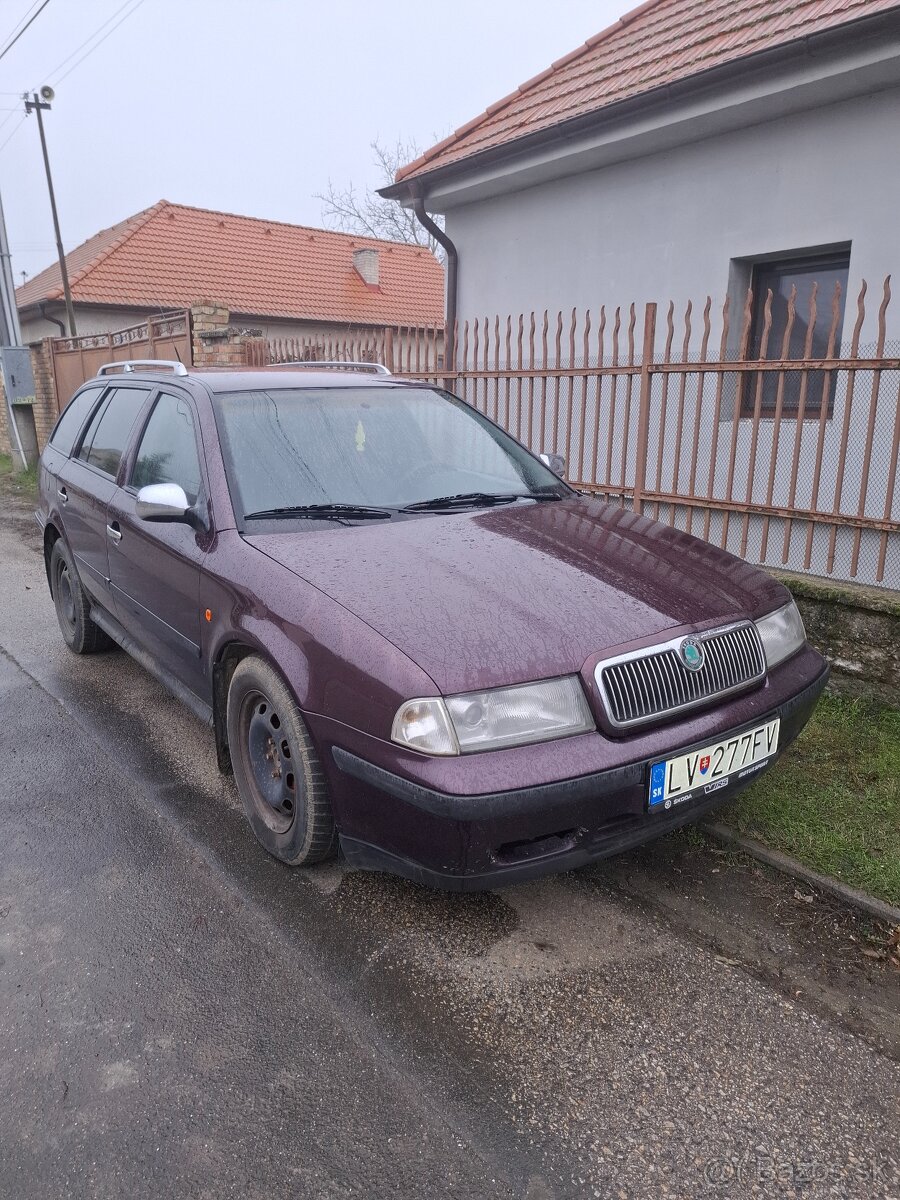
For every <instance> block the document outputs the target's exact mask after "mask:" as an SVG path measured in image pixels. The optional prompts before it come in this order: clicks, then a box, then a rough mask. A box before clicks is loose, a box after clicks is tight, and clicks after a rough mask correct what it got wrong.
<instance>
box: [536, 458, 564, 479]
mask: <svg viewBox="0 0 900 1200" xmlns="http://www.w3.org/2000/svg"><path fill="white" fill-rule="evenodd" d="M538 457H539V458H540V460H541V462H542V463H543V464H544V466H545V467H549V468H550V470H551V471H552V472H553V474H554V475H558V476H559V477H560V479H565V477H566V460H565V458H564V457H563V455H562V454H539V455H538Z"/></svg>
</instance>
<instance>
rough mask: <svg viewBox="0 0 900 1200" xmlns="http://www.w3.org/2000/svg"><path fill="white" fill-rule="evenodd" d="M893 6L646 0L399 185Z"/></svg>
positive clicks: (891, 0) (441, 147)
mask: <svg viewBox="0 0 900 1200" xmlns="http://www.w3.org/2000/svg"><path fill="white" fill-rule="evenodd" d="M890 9H900V3H898V0H648V3H645V4H642V5H641V6H640V7H639V8H635V9H633V10H632V11H631V12H629V13H627V14H626V15H625V16H624V17H621V18H620V19H619V20H618V21H616V23H615V24H614V25H611V26H610V27H609V28H608V29H605V30H604V31H603V32H602V33H598V34H597V35H596V36H595V37H592V38H590V39H589V40H588V41H587V42H585V44H584V45H583V46H579V48H578V49H577V50H574V51H573V52H572V53H571V54H567V55H566V56H565V57H564V58H560V59H558V60H557V62H555V63H553V65H552V66H550V67H548V68H547V70H546V71H542V72H541V73H540V74H539V75H535V77H534V78H533V79H529V80H528V82H527V83H523V84H522V85H521V86H520V87H519V88H517V89H516V91H514V92H513V93H512V94H511V95H509V96H506V97H504V99H502V100H500V101H498V102H497V103H496V104H492V105H491V106H490V108H488V109H487V111H486V112H484V113H482V115H481V116H479V117H476V118H475V119H474V120H473V121H469V122H468V123H467V124H466V125H463V126H462V127H461V128H460V129H457V131H456V132H455V133H454V134H451V136H450V137H448V138H445V139H444V140H443V141H442V142H438V144H437V145H436V146H432V148H431V149H430V150H427V151H426V152H425V154H423V155H422V156H421V157H420V158H417V159H416V160H415V161H414V162H411V163H409V164H408V165H407V166H405V167H401V169H400V170H399V171H398V172H397V176H396V178H397V182H398V183H400V182H402V181H404V180H408V179H412V178H415V177H416V176H420V175H426V174H428V173H429V172H431V171H434V170H436V169H437V168H439V167H445V166H448V165H449V164H451V163H456V162H460V161H461V160H463V159H466V158H469V157H471V156H472V155H474V154H478V153H479V152H480V151H483V150H489V149H493V148H494V147H497V146H502V145H505V144H506V143H509V142H513V141H515V140H516V139H518V138H522V137H525V136H527V135H528V134H531V133H536V132H538V131H540V130H546V129H550V128H552V127H553V126H555V125H559V124H562V123H563V122H565V121H568V120H570V119H571V118H573V117H579V116H585V115H587V114H590V113H594V112H599V111H600V110H602V109H603V108H606V107H607V106H609V105H612V104H615V103H617V102H618V101H621V100H627V99H631V98H632V97H635V96H639V95H640V94H641V93H643V92H649V91H651V90H652V89H654V88H657V87H661V86H663V85H665V84H669V83H674V82H675V81H677V80H683V79H687V78H689V77H690V76H691V75H696V74H699V73H700V72H702V71H705V70H708V69H709V68H710V67H717V66H721V65H723V64H725V63H730V62H734V61H735V60H737V59H740V58H745V57H747V56H748V55H751V54H754V53H756V52H758V51H761V50H768V49H771V48H774V47H776V46H782V45H786V44H788V43H789V42H792V41H796V40H798V39H801V38H805V37H808V36H809V35H810V34H813V33H819V32H821V31H824V30H826V29H831V28H833V27H834V26H838V25H843V24H846V23H848V22H850V21H854V20H856V19H858V18H861V17H868V16H872V15H874V14H876V13H882V12H887V11H888V10H890Z"/></svg>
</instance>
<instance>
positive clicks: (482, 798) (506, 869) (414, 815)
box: [331, 652, 828, 891]
mask: <svg viewBox="0 0 900 1200" xmlns="http://www.w3.org/2000/svg"><path fill="white" fill-rule="evenodd" d="M810 653H811V652H810ZM815 659H816V660H817V661H816V664H815V665H816V670H817V673H816V674H815V675H814V677H813V678H812V679H811V680H809V679H807V681H806V682H805V683H804V686H802V688H801V689H800V690H798V691H796V692H795V694H793V695H791V696H790V697H789V698H786V699H784V700H782V701H781V702H780V703H778V704H775V705H774V706H772V707H770V708H766V709H764V710H761V711H756V712H754V714H753V716H752V719H749V720H748V719H745V720H737V721H735V723H734V724H733V725H721V726H720V727H719V731H717V732H716V739H717V740H722V739H724V738H727V737H730V736H732V735H733V734H736V733H741V732H742V731H744V730H746V729H748V728H751V727H753V726H755V725H759V724H762V723H763V722H765V721H766V720H770V719H772V718H774V717H779V718H780V719H781V733H780V739H779V748H778V752H777V754H776V755H775V756H774V757H773V758H772V759H771V760H769V763H768V764H767V766H771V764H772V762H774V761H775V760H776V759H777V758H778V757H779V756H780V754H781V753H782V752H783V750H784V749H785V748H786V747H787V746H788V745H790V743H791V742H792V741H793V740H794V738H795V737H796V736H797V734H798V733H799V732H800V731H801V729H802V728H803V726H804V725H805V724H806V722H807V721H808V720H809V717H810V716H811V714H812V711H813V709H814V707H815V704H816V701H817V700H818V698H819V695H820V694H821V692H822V689H823V688H824V686H825V683H826V681H827V678H828V667H827V666H825V665H824V661H823V660H822V659H821V658H819V656H818V655H815ZM735 715H737V713H736V714H735ZM710 740H711V739H710V736H709V734H704V735H703V737H702V738H699V739H693V738H692V739H690V740H687V741H685V742H684V743H683V744H681V743H679V744H678V745H677V747H672V749H671V750H670V753H684V752H689V751H691V750H695V749H699V748H700V747H702V746H703V745H704V744H707V743H708V742H709V741H710ZM331 755H332V759H333V762H334V765H335V766H336V767H337V768H338V771H337V772H335V774H336V775H338V776H339V777H342V781H343V783H344V785H345V786H344V787H342V788H340V789H339V790H340V791H342V792H346V785H347V784H350V785H352V786H353V790H354V791H356V792H357V793H362V796H363V798H368V800H369V802H370V806H371V808H370V811H371V810H372V809H376V810H380V811H381V812H382V813H383V814H385V815H386V811H387V810H386V807H385V806H386V805H388V806H390V820H389V821H388V822H387V828H386V829H385V831H384V832H385V837H384V838H382V836H381V830H380V829H378V830H377V834H378V836H377V837H365V836H362V837H361V836H358V834H357V833H356V831H355V830H351V829H347V828H346V826H344V827H342V828H341V833H340V840H341V848H342V850H343V852H344V854H345V856H346V858H347V861H348V862H349V863H350V865H351V866H354V867H358V868H362V869H367V870H376V871H389V872H391V873H393V874H396V875H400V876H403V877H404V878H406V879H412V880H414V881H416V882H419V883H424V884H428V885H429V886H432V887H437V888H442V889H446V890H452V891H477V890H480V889H484V888H492V887H498V886H502V885H504V884H512V883H520V882H523V881H525V880H528V879H533V878H535V877H537V876H539V875H544V874H548V873H550V872H555V871H565V870H571V869H573V868H575V867H579V866H582V865H584V864H585V863H588V862H593V861H595V860H596V859H600V858H605V857H607V856H609V855H611V854H616V853H618V852H619V851H622V850H627V849H629V848H630V847H632V846H636V845H639V844H640V843H642V842H646V841H650V840H652V839H653V838H657V837H660V836H661V835H662V834H665V833H668V832H670V831H671V830H673V829H677V828H679V827H680V826H682V825H685V824H687V823H689V822H691V821H695V820H697V819H698V818H699V817H702V816H704V815H705V814H706V813H707V812H709V811H710V810H711V809H713V808H716V807H718V806H719V805H720V804H721V803H722V802H723V801H725V800H727V799H730V798H731V797H733V796H735V795H737V793H738V792H739V791H741V790H742V789H743V788H744V787H746V786H747V784H748V783H750V782H752V780H753V779H755V778H757V777H758V775H759V773H760V772H757V773H756V774H755V775H753V776H751V777H750V778H748V779H746V780H741V781H737V782H735V783H731V784H729V785H728V786H727V787H725V788H722V789H720V790H719V791H716V792H714V793H713V794H712V795H711V796H709V797H708V798H704V799H702V800H695V801H691V802H690V803H688V804H686V805H685V806H684V807H683V808H677V809H674V810H671V811H670V812H660V813H656V812H654V813H649V812H647V811H646V796H647V787H648V778H649V770H650V764H651V762H653V761H655V760H657V759H658V758H659V757H660V754H658V753H654V754H653V755H652V757H641V758H639V759H637V760H636V761H633V762H629V763H627V764H625V765H622V766H617V767H613V768H612V769H609V770H603V771H599V772H593V773H590V774H583V775H578V776H576V777H574V778H570V779H562V780H557V781H554V782H548V783H541V784H538V785H536V786H531V787H517V788H514V789H511V790H503V791H496V792H486V793H481V794H474V795H473V794H467V795H454V794H449V793H447V792H443V791H438V790H436V789H433V788H431V787H429V786H427V785H425V784H423V783H420V782H416V781H414V780H412V779H409V778H404V777H403V776H401V775H397V774H394V773H393V772H391V771H388V770H385V769H384V768H382V767H379V766H376V765H375V764H374V763H372V762H370V761H368V760H367V759H366V758H364V757H361V756H359V755H357V754H355V753H352V752H351V751H349V750H347V749H345V748H343V747H341V746H338V745H333V746H332V747H331ZM341 824H342V825H343V823H341ZM404 826H405V827H406V828H405V829H404ZM369 829H370V830H371V831H372V832H376V829H375V828H373V825H372V824H369ZM366 832H369V830H366ZM392 843H393V845H392Z"/></svg>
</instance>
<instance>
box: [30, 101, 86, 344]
mask: <svg viewBox="0 0 900 1200" xmlns="http://www.w3.org/2000/svg"><path fill="white" fill-rule="evenodd" d="M54 94H55V93H54V91H53V88H52V87H48V86H47V85H46V84H45V85H44V86H43V87H42V88H41V90H40V93H38V92H34V93H33V98H32V99H31V100H29V99H27V98H26V99H25V112H26V114H27V113H31V112H35V113H37V123H38V129H39V131H40V135H41V150H42V151H43V154H44V170H45V171H46V172H47V191H48V192H49V193H50V208H51V210H52V212H53V228H54V230H55V231H56V253H57V254H58V255H59V273H60V275H62V285H63V294H64V295H65V298H66V317H67V319H68V322H69V337H75V310H74V308H73V307H72V293H71V291H70V290H69V272H68V270H67V269H66V256H65V254H64V253H63V245H62V235H61V233H60V232H59V215H58V213H57V211H56V196H55V195H54V193H53V177H52V176H51V174H50V157H49V155H48V154H47V139H46V137H45V136H44V119H43V117H42V116H41V112H42V110H43V109H45V108H46V109H49V108H50V101H51V100H52V99H53V96H54Z"/></svg>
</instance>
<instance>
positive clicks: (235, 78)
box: [0, 0, 632, 284]
mask: <svg viewBox="0 0 900 1200" xmlns="http://www.w3.org/2000/svg"><path fill="white" fill-rule="evenodd" d="M39 3H40V0H0V37H2V42H0V47H2V46H5V45H6V44H7V42H8V41H9V38H10V36H11V35H12V33H13V31H14V30H15V29H16V27H17V25H18V24H19V22H20V21H21V20H22V19H23V18H24V17H26V15H27V14H29V13H30V12H31V10H32V9H35V8H38V7H39ZM135 6H137V7H135ZM631 6H632V5H631V4H630V3H629V2H628V0H558V2H556V3H552V4H548V3H546V0H453V2H452V3H441V4H438V3H433V2H431V0H418V3H410V0H402V2H401V0H379V2H378V3H365V2H364V0H355V2H353V0H330V2H325V3H322V2H319V3H316V4H307V3H303V2H302V0H127V2H125V3H123V0H49V3H48V5H47V7H46V9H45V10H44V11H42V12H41V13H40V15H39V16H38V17H37V18H36V20H35V21H34V24H33V25H32V26H31V27H30V28H29V29H28V30H27V31H26V32H25V33H24V35H23V36H22V37H21V39H20V40H19V41H18V43H17V44H16V45H15V46H14V47H13V48H12V49H11V50H10V51H9V53H8V54H6V55H5V56H4V57H3V58H2V60H0V194H2V198H3V205H4V209H5V213H6V223H7V229H8V232H9V239H10V244H11V249H12V255H13V271H14V273H15V278H16V283H17V284H18V283H21V281H22V274H21V273H22V271H27V272H28V274H29V275H32V274H34V273H35V272H36V271H38V270H40V269H41V268H43V267H45V266H47V265H48V263H50V262H51V261H52V259H53V258H54V257H55V247H54V241H53V226H52V222H51V216H50V206H49V202H48V199H47V190H46V185H45V182H44V173H43V165H42V161H41V155H40V145H39V141H38V131H37V127H36V122H35V118H34V116H31V117H29V118H28V119H27V120H24V121H23V120H22V116H21V115H20V114H21V112H22V105H21V99H20V96H21V93H22V92H23V91H24V90H26V89H31V88H35V87H39V86H40V85H42V84H44V83H49V84H51V85H53V86H54V87H55V88H56V92H57V95H56V99H55V100H54V102H53V109H52V111H51V112H49V113H46V114H45V121H46V130H47V138H48V142H49V146H50V156H51V165H52V168H53V177H54V184H55V187H56V194H57V203H58V206H59V212H60V221H61V225H62V233H63V240H64V244H65V247H66V249H67V250H69V249H71V248H72V247H73V246H75V245H77V244H78V243H79V242H81V241H83V240H84V239H85V238H87V237H89V236H90V235H91V234H93V233H96V232H97V231H98V230H99V229H103V228H105V227H106V226H109V225H112V224H114V223H115V222H117V221H120V220H122V219H123V218H124V217H127V216H130V215H131V214H132V213H135V212H137V211H139V210H140V209H142V208H146V207H147V206H148V205H150V204H153V203H155V202H156V201H157V200H160V199H162V198H165V199H167V200H172V201H176V202H178V203H182V204H195V205H199V206H202V207H206V208H215V209H221V210H223V211H226V212H235V213H244V214H246V215H249V216H259V217H267V218H270V219H273V220H282V221H292V222H296V223H299V224H309V225H319V224H322V223H323V222H322V217H321V210H322V205H321V202H320V201H318V200H317V199H315V194H316V193H317V192H322V191H324V190H325V189H326V187H327V185H328V180H329V178H330V179H332V180H333V181H334V182H335V183H336V184H341V185H343V184H346V183H349V182H350V181H353V182H354V183H356V184H358V185H360V186H365V185H374V184H376V183H378V182H380V180H378V178H377V173H376V171H375V168H374V167H373V164H372V161H371V157H372V156H371V151H370V149H369V145H370V143H371V142H372V140H373V139H376V138H377V139H379V140H381V141H383V142H388V143H393V142H395V141H396V139H397V138H398V137H399V138H404V139H409V138H412V139H414V140H416V141H417V142H418V143H419V144H420V146H421V147H422V148H423V149H425V148H427V147H428V146H430V145H431V144H432V143H433V142H434V141H436V140H438V139H440V138H441V137H444V136H446V135H447V134H448V133H450V132H452V130H454V129H455V128H457V127H458V126H459V125H462V124H463V123H464V122H466V121H468V120H469V119H470V118H472V117H473V116H476V115H477V114H478V113H480V112H482V111H483V110H484V108H485V107H486V106H487V105H488V104H492V103H493V102H494V101H496V100H499V99H500V98H501V97H502V96H505V95H506V94H507V93H508V92H510V91H512V90H513V89H514V88H515V87H516V86H517V85H518V84H520V83H522V82H523V81H524V80H526V79H529V78H530V77H531V76H532V75H535V74H537V73H538V71H541V70H543V69H544V68H545V67H547V66H549V65H550V63H551V62H552V61H553V60H554V59H556V58H559V57H561V56H562V55H564V54H567V53H568V52H569V51H570V50H573V49H575V47H576V46H578V45H579V44H580V43H582V42H583V41H584V40H585V39H586V38H588V37H590V36H591V35H592V34H595V33H598V32H599V31H600V30H601V29H603V28H605V27H606V26H607V25H609V24H611V23H612V22H613V21H615V20H616V19H617V17H618V16H620V15H621V13H622V11H624V10H625V9H627V8H629V7H631ZM119 10H121V12H120V11H119ZM116 14H119V15H118V16H117V15H116ZM129 14H130V15H129ZM120 17H124V18H125V19H124V20H123V21H122V23H121V24H120V25H119V27H118V28H116V22H117V21H118V20H119V19H120ZM111 18H112V20H111ZM107 22H109V23H108V24H105V23H107ZM104 25H105V27H104ZM98 30H99V31H100V32H99V37H104V36H105V35H106V34H108V35H109V36H107V37H106V40H104V41H103V42H102V44H98V39H95V40H94V41H93V42H88V44H87V45H86V46H85V47H84V49H83V50H81V51H80V52H79V53H74V52H75V51H76V50H78V47H79V46H80V45H81V43H83V42H85V41H86V39H88V38H90V37H91V36H92V35H93V34H94V33H95V32H97V31H98ZM94 47H95V48H94ZM84 54H87V57H86V58H84V61H83V62H81V63H80V64H79V65H76V64H78V60H79V58H81V57H82V55H84ZM70 56H71V58H70V61H68V62H66V63H65V64H64V65H60V64H63V61H64V60H65V59H67V58H69V57H70ZM73 66H74V70H73V69H72V68H73ZM68 71H71V74H69V75H68V77H66V78H63V76H65V75H66V72H68ZM4 143H5V144H4Z"/></svg>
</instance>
